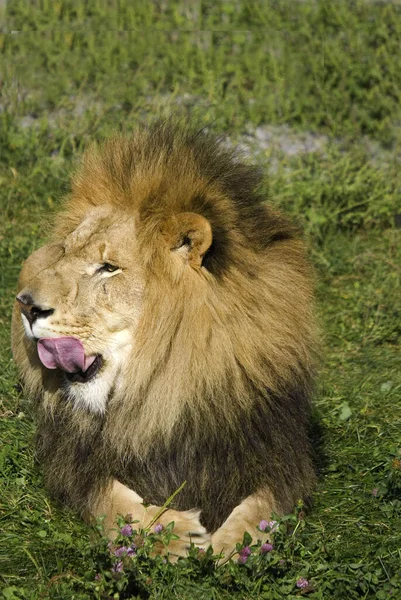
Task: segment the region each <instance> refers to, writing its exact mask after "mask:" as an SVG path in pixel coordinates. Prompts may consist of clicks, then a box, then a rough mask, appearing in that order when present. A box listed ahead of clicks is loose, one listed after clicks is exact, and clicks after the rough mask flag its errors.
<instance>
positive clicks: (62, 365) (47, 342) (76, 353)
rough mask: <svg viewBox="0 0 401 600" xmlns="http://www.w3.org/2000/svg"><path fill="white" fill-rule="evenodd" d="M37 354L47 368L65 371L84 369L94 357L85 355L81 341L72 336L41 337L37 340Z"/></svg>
mask: <svg viewBox="0 0 401 600" xmlns="http://www.w3.org/2000/svg"><path fill="white" fill-rule="evenodd" d="M38 354H39V358H40V360H41V362H42V363H43V364H44V366H45V367H47V368H48V369H57V368H58V369H61V370H62V371H66V372H67V373H77V372H78V371H86V370H87V369H88V368H89V367H90V366H91V364H92V363H93V362H94V360H95V358H96V356H88V357H86V356H85V350H84V347H83V345H82V343H81V342H80V341H79V340H77V339H76V338H73V337H59V338H42V339H40V340H39V341H38Z"/></svg>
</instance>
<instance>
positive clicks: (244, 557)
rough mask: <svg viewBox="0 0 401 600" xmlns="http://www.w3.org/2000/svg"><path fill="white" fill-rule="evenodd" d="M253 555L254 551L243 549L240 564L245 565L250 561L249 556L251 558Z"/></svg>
mask: <svg viewBox="0 0 401 600" xmlns="http://www.w3.org/2000/svg"><path fill="white" fill-rule="evenodd" d="M251 553H252V550H251V549H250V547H249V546H244V548H242V550H241V551H240V553H239V557H238V562H239V564H240V565H244V564H245V563H246V561H247V560H248V556H250V554H251Z"/></svg>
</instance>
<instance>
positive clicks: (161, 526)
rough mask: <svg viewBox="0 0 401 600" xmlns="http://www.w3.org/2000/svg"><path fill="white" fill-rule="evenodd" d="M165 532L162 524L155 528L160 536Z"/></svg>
mask: <svg viewBox="0 0 401 600" xmlns="http://www.w3.org/2000/svg"><path fill="white" fill-rule="evenodd" d="M162 531H163V525H162V524H161V523H158V524H157V525H155V526H154V532H155V533H157V534H159V533H161V532H162Z"/></svg>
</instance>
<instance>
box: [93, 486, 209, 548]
mask: <svg viewBox="0 0 401 600" xmlns="http://www.w3.org/2000/svg"><path fill="white" fill-rule="evenodd" d="M161 510H162V509H161V507H159V506H152V505H151V506H146V507H145V506H144V505H143V499H142V498H141V497H140V496H139V495H138V494H137V493H136V492H134V491H133V490H131V489H129V488H128V487H127V486H125V485H123V484H122V483H120V482H119V481H117V480H116V479H114V480H113V482H112V484H111V485H110V487H109V489H108V491H107V493H106V494H104V496H103V497H102V498H100V499H98V500H97V501H96V502H94V503H93V507H92V511H91V513H92V516H94V517H100V516H105V519H104V529H105V533H106V534H107V535H108V537H109V538H110V539H113V538H114V537H115V536H116V535H117V525H116V520H117V518H118V516H121V515H122V516H126V515H130V518H131V519H132V521H137V523H135V524H134V526H135V527H136V528H138V529H146V528H147V527H148V526H149V525H150V523H152V521H153V520H154V519H155V518H156V516H157V515H158V513H159V512H160V511H161ZM199 515H200V511H197V510H187V511H177V510H172V509H167V510H165V511H164V512H163V513H162V514H161V515H160V516H159V517H158V518H157V521H156V522H155V524H156V523H160V524H161V525H163V526H164V527H166V526H167V525H168V524H169V523H171V522H172V521H173V522H174V529H173V532H174V533H175V534H176V535H177V536H179V539H178V540H172V541H171V542H170V544H169V545H168V548H167V552H168V554H170V555H171V556H173V557H179V556H186V555H187V553H188V550H189V548H190V545H191V542H192V543H193V544H194V545H195V546H197V547H198V548H204V547H206V546H209V545H210V535H209V534H208V533H207V531H206V529H205V528H204V527H203V526H202V525H201V524H200V521H199ZM164 551H165V550H164V548H163V547H162V546H158V547H157V548H156V549H155V552H156V553H162V552H164Z"/></svg>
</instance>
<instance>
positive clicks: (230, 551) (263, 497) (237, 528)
mask: <svg viewBox="0 0 401 600" xmlns="http://www.w3.org/2000/svg"><path fill="white" fill-rule="evenodd" d="M278 512H280V510H279V507H278V506H277V504H276V502H275V500H274V497H273V494H272V493H271V492H270V491H269V490H263V491H259V492H257V493H255V494H252V495H251V496H248V497H247V498H245V500H243V501H242V502H241V504H239V505H238V506H236V507H235V508H234V510H233V511H232V513H231V514H230V515H229V517H228V518H227V519H226V520H225V521H224V523H223V525H221V527H219V529H217V530H216V531H215V532H214V533H213V535H212V546H213V550H214V553H215V554H220V553H221V554H222V555H223V558H222V559H221V560H222V562H225V561H227V560H229V559H230V558H231V557H232V556H235V555H236V545H237V544H238V543H241V542H242V540H243V537H244V533H245V531H247V532H248V533H249V534H250V535H251V536H252V539H253V541H254V542H256V541H257V540H261V541H263V542H264V541H266V540H267V539H268V534H263V533H262V532H260V531H259V530H258V529H257V526H258V525H259V523H260V522H261V521H262V520H267V521H269V520H270V519H271V516H272V514H273V513H278Z"/></svg>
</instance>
